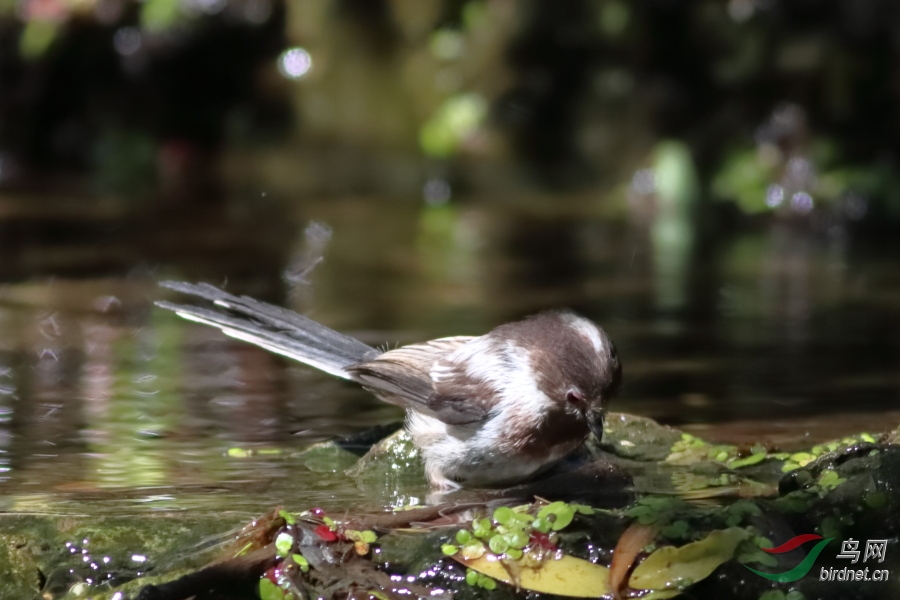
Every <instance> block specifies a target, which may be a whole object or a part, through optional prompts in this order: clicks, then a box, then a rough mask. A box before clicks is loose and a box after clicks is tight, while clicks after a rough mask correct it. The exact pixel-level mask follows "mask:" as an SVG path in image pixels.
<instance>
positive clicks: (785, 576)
mask: <svg viewBox="0 0 900 600" xmlns="http://www.w3.org/2000/svg"><path fill="white" fill-rule="evenodd" d="M833 539H834V538H825V539H822V536H821V535H816V534H814V533H804V534H803V535H798V536H796V537H792V538H791V539H789V540H788V541H786V542H785V543H783V544H782V545H780V546H778V547H776V548H762V551H763V552H768V553H769V554H784V553H785V552H790V551H791V550H794V549H796V548H799V547H800V546H802V545H803V544H805V543H806V542H811V541H813V540H822V541H820V542H819V543H818V544H816V545H815V546H813V549H812V550H810V551H809V554H807V555H806V558H804V559H803V561H802V562H801V563H800V564H799V565H797V566H796V567H794V568H793V569H791V570H789V571H785V572H784V573H764V572H762V571H757V570H756V569H751V568H750V567H747V565H744V566H745V567H747V568H748V569H750V570H751V571H753V572H754V573H756V574H757V575H759V576H760V577H765V578H766V579H770V580H772V581H777V582H779V583H790V582H792V581H797V580H798V579H800V578H801V577H803V576H804V575H806V574H807V573H809V570H810V569H812V566H813V563H814V562H816V559H817V558H819V553H820V552H822V550H824V549H825V546H827V545H828V542H830V541H831V540H833Z"/></svg>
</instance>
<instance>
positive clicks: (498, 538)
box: [488, 535, 509, 554]
mask: <svg viewBox="0 0 900 600" xmlns="http://www.w3.org/2000/svg"><path fill="white" fill-rule="evenodd" d="M488 548H490V549H491V552H493V553H494V554H503V553H504V552H506V551H507V550H509V542H507V541H506V540H505V539H504V537H503V536H502V535H495V536H494V537H492V538H491V539H490V541H489V542H488Z"/></svg>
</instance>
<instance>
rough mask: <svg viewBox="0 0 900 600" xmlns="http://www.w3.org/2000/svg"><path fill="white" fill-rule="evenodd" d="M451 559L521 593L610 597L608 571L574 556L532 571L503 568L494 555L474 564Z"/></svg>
mask: <svg viewBox="0 0 900 600" xmlns="http://www.w3.org/2000/svg"><path fill="white" fill-rule="evenodd" d="M452 558H453V559H455V560H457V561H458V562H460V563H462V564H464V565H465V566H467V567H469V568H470V569H474V570H476V571H478V572H479V573H483V574H485V575H488V576H489V577H493V578H494V579H496V580H498V581H502V582H504V583H508V584H511V585H515V586H517V587H519V588H521V589H523V590H532V591H535V592H541V593H544V594H557V595H559V596H572V597H575V598H597V597H599V596H605V595H607V594H609V593H610V592H609V584H608V582H609V569H608V568H606V567H604V566H601V565H595V564H594V563H591V562H588V561H586V560H582V559H580V558H575V557H574V556H563V557H562V558H560V559H554V558H548V559H546V560H544V561H543V562H542V563H540V564H539V565H537V566H533V567H532V566H525V565H523V564H520V561H515V562H512V563H510V564H509V565H506V564H504V563H503V562H502V561H500V560H499V559H498V558H497V557H496V556H494V555H493V554H486V555H484V556H482V557H481V558H476V559H473V560H466V559H464V558H462V557H461V556H459V555H458V554H457V555H454V556H453V557H452Z"/></svg>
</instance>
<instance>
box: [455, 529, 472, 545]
mask: <svg viewBox="0 0 900 600" xmlns="http://www.w3.org/2000/svg"><path fill="white" fill-rule="evenodd" d="M471 539H472V534H471V533H470V532H469V530H468V529H460V530H459V531H457V532H456V543H458V544H459V545H460V546H464V545H465V544H468V543H469V541H470V540H471Z"/></svg>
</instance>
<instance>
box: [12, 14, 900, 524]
mask: <svg viewBox="0 0 900 600" xmlns="http://www.w3.org/2000/svg"><path fill="white" fill-rule="evenodd" d="M898 107H900V4H897V3H894V2H889V1H886V0H796V1H792V2H777V1H775V0H694V1H690V2H685V1H673V0H593V1H588V0H566V1H565V2H557V1H554V0H523V1H518V2H517V1H513V0H434V1H431V2H422V1H421V0H295V1H293V2H283V1H281V0H142V1H134V0H2V1H0V489H3V490H4V492H5V493H4V496H3V500H0V503H5V504H0V506H6V507H7V508H14V509H18V510H25V509H27V508H28V507H35V506H53V507H55V508H56V509H60V508H59V507H61V506H63V507H64V506H65V502H67V501H68V500H70V499H72V498H75V499H79V498H82V499H83V498H98V497H101V498H102V497H104V496H103V494H104V493H105V492H107V491H110V490H112V491H114V492H116V493H119V492H122V491H123V490H125V491H128V490H139V491H140V490H154V491H153V492H152V495H150V496H148V494H151V492H144V491H140V492H135V495H134V499H135V500H134V501H135V502H137V501H138V500H140V501H141V502H149V501H150V500H148V498H149V499H151V500H153V502H155V503H156V504H153V507H158V506H162V507H171V506H176V507H183V506H185V505H190V502H191V501H192V499H193V501H196V502H201V498H202V499H208V498H209V497H210V495H209V494H208V493H207V492H209V490H211V489H215V490H216V491H219V492H223V494H224V495H222V494H220V495H219V496H216V498H228V499H229V500H228V501H229V502H232V503H233V502H248V503H249V504H247V505H246V506H247V510H248V511H249V512H252V511H256V510H261V509H264V508H265V507H267V506H270V505H272V504H273V503H277V502H280V501H281V500H278V499H277V498H278V495H280V494H287V493H296V489H294V488H290V486H289V484H287V483H285V484H284V485H287V486H288V487H287V488H278V487H275V488H266V486H268V485H269V484H270V483H271V481H272V480H280V481H286V480H291V481H300V480H302V481H303V482H304V483H303V485H304V486H306V487H304V488H303V490H304V491H303V493H305V494H307V497H308V495H309V494H311V493H312V494H314V493H317V492H316V490H320V491H321V493H322V494H323V498H326V499H330V500H331V501H332V502H334V501H336V500H335V498H338V500H337V501H340V498H346V497H347V494H350V492H349V491H348V490H347V489H345V488H340V487H339V486H338V487H337V488H329V489H328V490H323V489H322V488H321V483H320V482H319V480H317V479H315V478H313V479H309V477H306V478H305V479H304V476H303V475H302V474H299V471H296V470H292V469H294V467H292V466H290V464H289V462H285V460H286V459H285V458H284V456H285V452H291V451H294V450H296V449H299V448H302V447H304V446H306V445H308V444H310V443H312V442H314V441H318V440H323V439H331V438H332V437H334V436H336V435H344V434H349V433H354V432H359V431H361V430H364V429H366V428H368V427H371V426H373V425H378V424H384V423H389V422H392V421H397V420H399V419H401V418H402V415H401V413H400V412H399V411H398V410H396V409H395V408H393V407H389V406H384V405H381V404H380V403H378V402H377V401H375V400H374V399H372V398H371V397H370V396H368V395H367V394H366V393H365V392H363V391H361V390H359V389H357V388H355V387H353V386H350V385H346V384H343V383H340V382H337V381H334V380H333V379H329V378H328V377H327V376H325V375H321V374H318V373H314V372H311V371H310V370H307V369H304V368H298V367H296V366H294V365H290V364H288V363H287V362H286V361H283V360H281V359H280V358H277V357H274V356H272V355H270V354H268V353H266V352H264V351H261V350H258V349H256V348H252V347H249V346H247V345H245V344H242V343H240V342H236V341H233V340H228V339H226V338H224V337H223V336H221V335H220V334H219V333H217V332H216V331H212V330H209V329H206V328H202V327H200V326H195V325H191V324H188V323H184V322H181V321H179V320H178V319H177V318H176V317H175V316H174V315H171V314H168V313H167V312H164V311H162V310H159V309H155V308H154V307H153V305H152V302H153V301H154V300H156V299H159V298H162V297H164V295H165V294H164V293H163V292H162V291H161V290H159V289H158V287H157V284H156V282H157V281H158V280H161V279H185V280H191V281H208V282H210V283H213V284H216V285H222V286H226V287H227V289H228V290H229V291H231V292H234V293H246V294H252V295H254V296H257V297H260V298H263V299H266V300H269V301H273V302H277V303H280V304H283V305H287V306H290V307H292V308H294V309H296V310H299V311H301V312H303V313H304V314H307V315H309V316H311V317H313V318H315V319H317V320H320V321H322V322H323V323H326V324H327V325H330V326H332V327H335V328H337V329H340V330H342V331H346V332H348V333H351V334H353V335H356V336H358V337H360V338H362V339H364V340H365V341H367V342H369V343H372V344H385V343H388V344H391V345H393V344H398V343H408V342H413V341H417V340H423V339H429V338H432V337H436V336H441V335H452V334H478V333H483V332H485V331H487V330H488V329H490V328H491V327H493V326H495V325H498V324H500V323H503V322H506V321H509V320H512V319H515V318H518V317H521V316H524V315H526V314H530V313H533V312H536V311H538V310H541V309H545V308H550V307H557V306H568V307H571V308H573V309H575V310H577V311H580V312H581V313H583V314H585V315H586V316H588V317H590V318H592V319H594V320H596V321H597V322H598V323H600V324H601V325H602V326H603V327H604V328H605V329H606V330H607V331H608V333H609V334H610V335H611V337H612V338H613V339H614V340H615V341H616V343H617V345H618V348H619V353H620V356H621V357H622V360H623V363H624V369H625V386H624V389H623V390H622V393H621V395H620V397H619V398H618V399H617V400H616V403H615V404H614V406H613V407H612V408H613V409H614V410H618V411H627V412H633V413H637V414H643V415H647V416H650V417H653V418H656V419H659V420H661V421H663V422H665V423H668V424H673V425H677V426H679V427H684V428H686V429H687V430H689V431H692V432H694V433H698V434H700V435H704V436H706V437H710V438H714V439H720V440H728V441H732V442H735V441H736V442H739V443H749V442H751V441H757V440H763V441H768V442H769V443H771V444H773V445H775V446H779V447H784V448H789V447H797V446H798V445H799V446H807V445H809V444H810V443H811V442H813V441H818V440H823V439H828V438H832V437H838V436H843V435H846V434H848V433H851V432H857V431H861V430H871V431H882V430H885V429H888V428H893V427H896V425H897V424H898V422H900V403H898V392H900V374H898V373H900V337H898V331H900V330H898V326H900V269H898V268H897V265H898V259H900V242H898V241H897V233H898V231H900V229H898V226H900V175H898V171H897V168H896V167H897V163H898V159H900V108H898ZM236 448H237V449H248V448H250V449H254V448H255V449H268V450H270V451H271V452H270V453H269V454H264V453H263V454H254V455H253V456H254V458H253V459H252V460H250V461H249V462H247V461H243V462H242V461H241V460H238V459H236V458H235V455H237V454H240V452H237V453H235V452H232V453H231V454H232V456H230V455H229V452H228V449H232V450H234V449H236ZM267 457H268V458H267ZM279 478H280V479H279ZM229 481H240V482H244V483H248V484H249V487H245V490H246V489H252V490H265V489H268V490H269V491H268V492H265V494H263V493H262V492H260V494H259V495H256V496H253V495H250V496H248V495H247V494H246V493H244V492H241V493H240V494H231V495H229V493H230V492H229V489H228V488H227V486H226V483H227V482H229ZM263 483H265V485H263ZM334 485H338V484H334ZM341 485H343V484H341ZM191 486H194V487H191ZM222 486H226V487H222ZM254 486H255V487H254ZM317 486H320V487H317ZM223 490H224V491H223ZM273 490H274V491H273ZM291 490H294V491H291ZM335 490H338V491H335ZM193 491H197V492H199V493H197V494H193ZM266 494H268V495H266ZM341 494H344V495H343V496H342V495H341ZM273 496H274V497H275V498H276V499H275V500H273ZM367 499H368V500H369V501H370V502H375V503H378V502H380V500H373V499H372V498H371V497H367ZM407 500H408V498H407ZM204 501H207V500H204ZM222 501H224V500H222ZM306 504H308V502H307V503H304V506H305V505H306ZM232 506H233V504H232ZM242 506H244V505H242Z"/></svg>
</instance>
